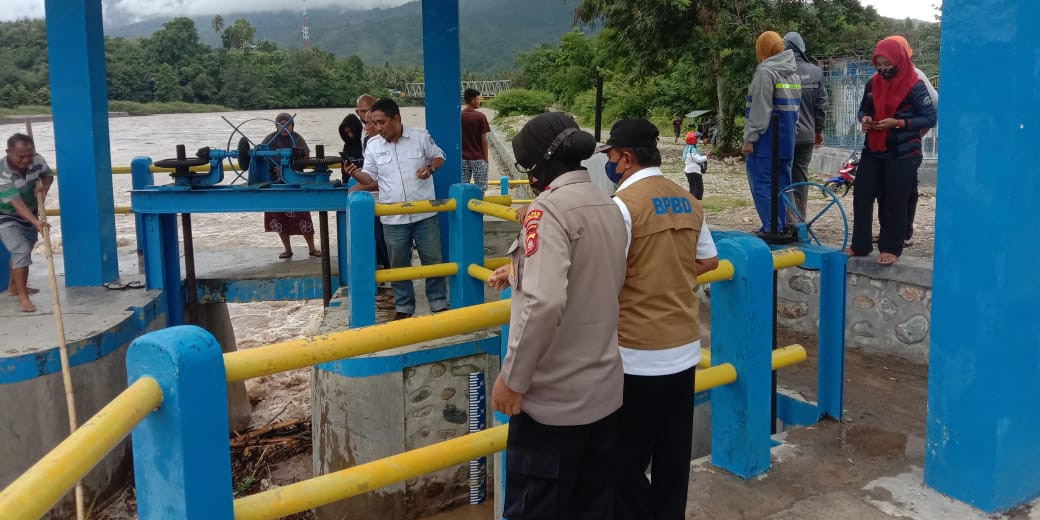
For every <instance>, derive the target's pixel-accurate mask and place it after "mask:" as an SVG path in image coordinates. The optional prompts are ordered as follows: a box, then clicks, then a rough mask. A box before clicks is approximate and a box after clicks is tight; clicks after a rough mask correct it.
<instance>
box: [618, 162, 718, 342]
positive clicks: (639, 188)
mask: <svg viewBox="0 0 1040 520" xmlns="http://www.w3.org/2000/svg"><path fill="white" fill-rule="evenodd" d="M614 196H615V197H618V198H619V199H621V201H622V202H624V203H625V206H627V207H628V211H629V213H630V214H631V216H632V243H631V245H630V246H629V250H628V268H627V270H626V273H625V286H624V288H623V289H622V290H621V294H620V295H619V300H620V317H619V318H618V342H619V343H620V345H621V346H622V347H625V348H633V349H642V350H661V349H668V348H673V347H678V346H681V345H686V344H688V343H692V342H694V341H697V340H699V339H700V337H701V336H700V322H699V321H698V317H697V313H698V307H697V296H696V295H695V294H694V293H693V289H694V287H696V286H697V270H696V265H697V264H696V260H697V240H698V238H699V237H700V232H701V225H702V224H703V222H704V210H703V208H702V207H701V204H700V201H698V200H697V199H695V198H694V197H693V196H692V195H690V192H688V191H686V190H684V189H682V188H681V187H679V185H677V184H675V183H674V182H672V181H670V180H668V179H666V178H665V177H662V176H653V177H648V178H646V179H642V180H640V181H638V182H636V183H634V184H632V185H631V186H628V187H626V188H625V189H623V190H621V191H619V192H617V194H616V195H614Z"/></svg>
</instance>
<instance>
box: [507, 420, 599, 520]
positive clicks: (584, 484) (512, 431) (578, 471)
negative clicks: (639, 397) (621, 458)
mask: <svg viewBox="0 0 1040 520" xmlns="http://www.w3.org/2000/svg"><path fill="white" fill-rule="evenodd" d="M616 422H617V412H614V413H612V414H610V415H608V416H607V417H605V418H603V419H600V420H599V421H596V422H594V423H592V424H584V425H580V426H550V425H546V424H541V423H539V422H538V421H536V420H534V419H532V418H531V416H529V415H527V414H525V413H521V414H519V415H514V416H513V417H511V418H510V419H509V441H508V444H507V445H506V496H505V500H504V503H503V505H504V508H503V509H504V510H503V513H502V516H503V518H505V519H507V520H578V519H580V520H604V519H609V518H611V516H612V515H613V503H612V502H611V495H612V490H613V484H614V482H613V478H614V460H615V459H614V456H613V455H614V438H615V428H616Z"/></svg>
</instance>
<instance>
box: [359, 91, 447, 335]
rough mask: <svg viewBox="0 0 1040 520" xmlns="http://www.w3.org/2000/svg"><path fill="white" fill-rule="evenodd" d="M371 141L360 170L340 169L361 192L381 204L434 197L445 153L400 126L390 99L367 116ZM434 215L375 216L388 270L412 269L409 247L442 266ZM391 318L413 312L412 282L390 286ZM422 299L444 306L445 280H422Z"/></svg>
mask: <svg viewBox="0 0 1040 520" xmlns="http://www.w3.org/2000/svg"><path fill="white" fill-rule="evenodd" d="M368 121H369V122H370V123H372V124H373V125H374V128H375V132H377V133H378V135H376V136H375V137H373V138H372V139H370V140H369V141H368V146H367V147H366V148H365V163H364V164H365V166H364V170H362V169H360V168H357V167H356V166H354V165H350V166H349V167H347V166H346V165H345V166H344V172H345V173H347V174H348V175H350V176H351V177H354V179H356V180H357V181H358V184H359V185H361V186H362V188H365V189H367V188H378V190H379V202H382V203H394V202H410V201H416V200H432V199H435V198H437V196H436V194H435V193H434V188H433V174H434V173H435V172H436V171H437V170H438V169H440V167H441V165H443V164H444V152H443V151H442V150H441V149H440V148H439V147H437V145H436V144H435V143H434V142H433V138H432V137H430V134H428V133H426V131H425V130H422V129H418V128H408V127H405V126H404V125H403V124H402V123H401V110H400V108H398V106H397V103H395V102H394V101H393V100H392V99H380V100H378V101H376V102H375V103H374V104H373V105H372V108H371V110H370V111H369V113H368ZM436 216H437V214H436V213H416V214H414V215H388V216H384V217H379V218H380V221H381V222H382V223H383V237H384V238H385V239H386V247H387V249H388V251H389V253H390V267H409V266H411V265H412V243H413V242H414V243H415V248H416V249H418V250H419V261H420V262H421V263H422V265H430V264H438V263H440V262H441V232H440V226H439V224H438V219H437V218H435V217H436ZM393 287H394V307H395V309H396V313H395V314H394V319H395V320H399V319H402V318H409V317H411V316H412V315H413V314H415V289H414V288H413V287H412V282H411V281H404V282H394V283H393ZM426 299H427V300H429V302H430V310H431V311H433V312H440V311H443V310H445V309H447V308H448V290H447V285H446V283H445V281H444V278H427V279H426Z"/></svg>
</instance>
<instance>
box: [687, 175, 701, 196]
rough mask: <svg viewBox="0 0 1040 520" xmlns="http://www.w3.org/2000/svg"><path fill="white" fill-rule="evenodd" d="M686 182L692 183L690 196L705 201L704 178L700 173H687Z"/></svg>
mask: <svg viewBox="0 0 1040 520" xmlns="http://www.w3.org/2000/svg"><path fill="white" fill-rule="evenodd" d="M686 180H687V181H689V182H690V194H692V195H693V198H695V199H697V200H703V199H704V177H703V176H702V175H701V174H699V173H687V174H686Z"/></svg>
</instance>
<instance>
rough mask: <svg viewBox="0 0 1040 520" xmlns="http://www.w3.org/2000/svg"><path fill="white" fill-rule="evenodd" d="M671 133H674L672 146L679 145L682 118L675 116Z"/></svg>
mask: <svg viewBox="0 0 1040 520" xmlns="http://www.w3.org/2000/svg"><path fill="white" fill-rule="evenodd" d="M672 131H674V132H675V142H673V143H672V144H679V134H681V133H682V117H680V116H675V119H672Z"/></svg>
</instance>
